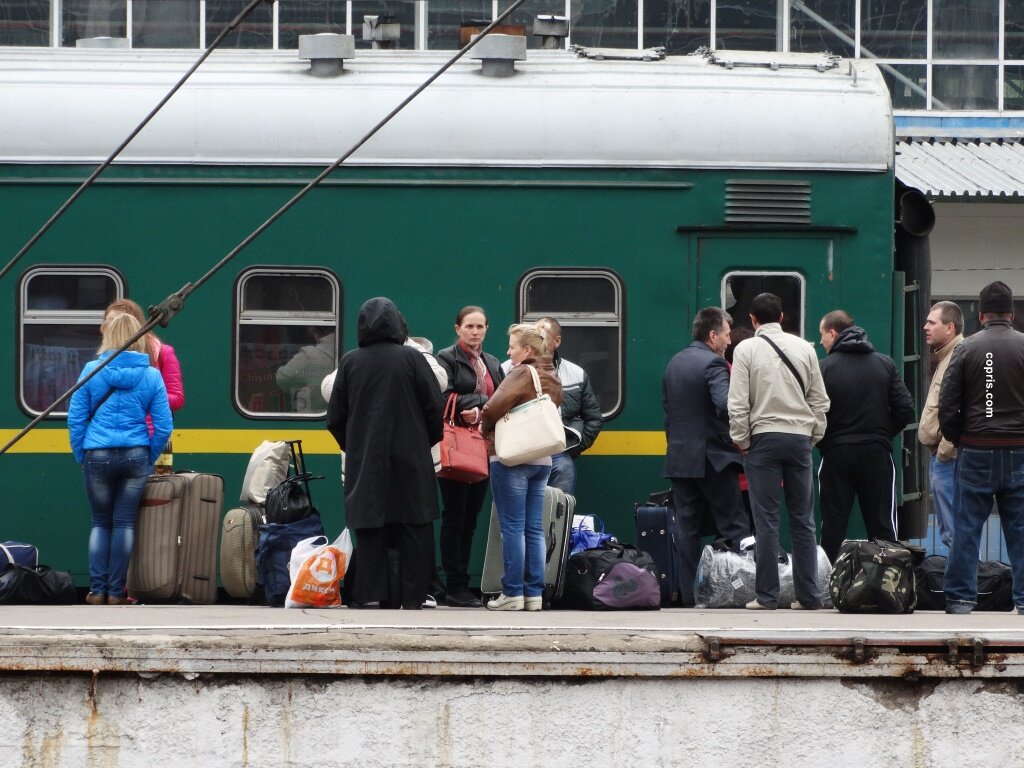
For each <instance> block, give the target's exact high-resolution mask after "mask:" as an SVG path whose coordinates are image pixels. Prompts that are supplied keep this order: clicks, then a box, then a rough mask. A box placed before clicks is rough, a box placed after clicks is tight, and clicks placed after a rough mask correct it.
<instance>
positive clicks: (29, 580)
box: [0, 564, 76, 605]
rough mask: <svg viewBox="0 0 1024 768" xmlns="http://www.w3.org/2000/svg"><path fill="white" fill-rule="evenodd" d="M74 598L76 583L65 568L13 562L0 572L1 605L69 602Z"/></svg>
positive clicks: (65, 603)
mask: <svg viewBox="0 0 1024 768" xmlns="http://www.w3.org/2000/svg"><path fill="white" fill-rule="evenodd" d="M75 598H76V593H75V583H74V582H73V581H72V580H71V574H70V573H68V572H67V571H55V570H53V569H52V568H50V567H49V566H46V565H37V566H36V567H34V568H29V567H27V566H24V565H17V564H14V565H11V566H9V567H8V568H7V570H5V571H4V572H3V573H2V574H0V604H2V605H69V604H71V603H74V602H75Z"/></svg>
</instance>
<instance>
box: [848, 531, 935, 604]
mask: <svg viewBox="0 0 1024 768" xmlns="http://www.w3.org/2000/svg"><path fill="white" fill-rule="evenodd" d="M828 591H829V594H830V595H831V596H832V604H833V605H834V606H835V607H836V608H838V609H839V610H840V611H841V612H843V613H913V612H914V607H915V606H916V605H917V592H916V590H915V586H914V556H913V554H912V553H911V552H910V550H909V549H907V548H906V547H904V546H903V545H902V544H896V543H894V542H891V541H882V540H880V539H875V540H874V541H850V540H848V541H844V542H843V546H842V547H841V548H840V550H839V557H837V558H836V563H835V565H834V566H833V568H832V576H831V578H829V582H828Z"/></svg>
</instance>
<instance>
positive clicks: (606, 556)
mask: <svg viewBox="0 0 1024 768" xmlns="http://www.w3.org/2000/svg"><path fill="white" fill-rule="evenodd" d="M559 607H562V608H577V609H579V610H584V611H609V610H637V609H644V610H658V609H660V608H661V586H660V584H659V582H658V575H657V567H656V566H655V565H654V559H653V558H652V557H651V556H650V555H649V554H647V553H646V552H643V551H641V550H639V549H637V548H636V547H634V546H631V545H629V544H619V543H616V542H610V541H609V542H605V544H604V546H602V547H599V548H597V549H586V550H584V551H582V552H577V553H576V554H575V555H573V556H572V557H570V558H569V567H568V568H567V569H566V575H565V593H564V595H563V597H562V602H561V604H560V606H559Z"/></svg>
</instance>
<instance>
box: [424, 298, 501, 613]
mask: <svg viewBox="0 0 1024 768" xmlns="http://www.w3.org/2000/svg"><path fill="white" fill-rule="evenodd" d="M455 333H456V334H458V337H459V340H458V341H457V342H456V343H455V344H453V345H452V346H450V347H448V348H446V349H442V350H441V351H440V352H438V353H437V361H438V362H439V363H440V364H441V365H442V366H443V367H444V369H445V370H446V371H447V372H448V389H446V390H445V393H444V399H445V401H447V399H448V396H449V395H451V394H452V393H453V392H454V393H455V394H456V395H457V399H456V405H455V412H456V413H457V414H458V417H459V418H460V420H461V421H462V422H464V423H465V424H477V423H479V421H480V411H481V409H482V408H483V407H484V403H486V402H487V400H488V399H489V398H490V396H491V395H493V394H494V390H495V389H497V388H498V385H499V384H500V383H501V380H502V379H503V378H504V374H503V373H502V372H501V365H500V364H499V363H498V359H497V358H496V357H494V355H489V354H487V353H486V352H484V351H483V343H484V337H485V336H486V335H487V314H486V313H485V312H484V311H483V309H481V308H480V307H474V306H469V307H463V308H462V309H461V310H459V314H458V315H457V316H456V317H455ZM437 482H438V485H439V486H440V487H441V501H442V502H443V503H444V510H443V512H442V513H441V567H442V568H443V569H444V574H445V580H446V581H447V603H448V605H449V606H452V607H454V608H478V607H480V601H479V600H478V599H477V598H476V597H474V595H473V594H472V593H471V592H470V591H469V556H470V553H471V550H472V547H473V533H474V532H475V531H476V520H477V517H478V516H479V515H480V507H481V506H483V503H484V497H485V496H486V495H487V484H488V481H487V480H481V481H480V482H479V483H460V482H457V481H455V480H445V479H442V478H439V479H438V481H437Z"/></svg>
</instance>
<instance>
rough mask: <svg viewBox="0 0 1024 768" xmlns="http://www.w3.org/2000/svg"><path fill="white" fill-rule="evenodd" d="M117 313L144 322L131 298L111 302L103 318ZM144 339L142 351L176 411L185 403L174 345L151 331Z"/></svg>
mask: <svg viewBox="0 0 1024 768" xmlns="http://www.w3.org/2000/svg"><path fill="white" fill-rule="evenodd" d="M117 315H131V316H132V317H134V318H135V319H136V320H138V322H139V325H140V326H142V325H144V324H145V323H146V316H145V315H144V314H142V307H140V306H139V305H138V304H136V303H135V302H134V301H132V300H131V299H118V300H117V301H115V302H113V303H112V304H111V305H110V306H109V307H107V309H106V311H105V312H104V313H103V319H104V320H108V319H110V318H111V317H116V316H117ZM144 340H145V344H146V347H145V349H144V350H143V352H145V353H146V354H148V355H149V364H150V365H152V366H153V367H154V368H156V369H157V370H158V371H160V375H161V376H162V377H163V380H164V386H165V387H166V388H167V403H168V404H169V405H170V406H171V411H177V410H178V409H179V408H181V407H182V406H183V405H184V404H185V386H184V384H182V381H181V363H179V362H178V356H177V354H175V352H174V347H172V346H171V345H170V344H167V343H165V342H163V341H161V340H160V339H159V338H157V335H156V334H155V333H153V332H152V331H150V332H149V333H147V334H146V336H145V339H144Z"/></svg>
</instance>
